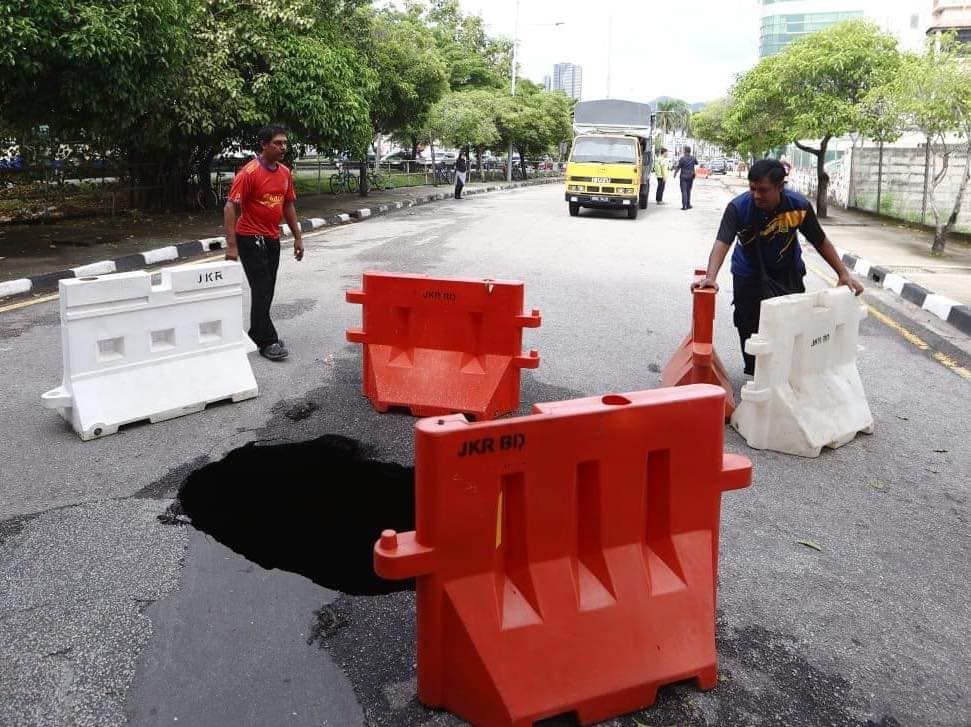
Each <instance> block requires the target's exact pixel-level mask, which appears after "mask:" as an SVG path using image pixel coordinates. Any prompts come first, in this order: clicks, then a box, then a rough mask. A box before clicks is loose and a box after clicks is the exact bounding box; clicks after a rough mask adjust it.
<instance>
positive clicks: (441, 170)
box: [435, 164, 455, 184]
mask: <svg viewBox="0 0 971 727" xmlns="http://www.w3.org/2000/svg"><path fill="white" fill-rule="evenodd" d="M454 181H455V177H454V170H451V169H448V168H447V167H446V166H445V165H444V164H443V165H441V166H438V165H435V184H452V183H453V182H454Z"/></svg>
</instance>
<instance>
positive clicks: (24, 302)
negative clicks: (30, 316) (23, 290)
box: [0, 293, 58, 313]
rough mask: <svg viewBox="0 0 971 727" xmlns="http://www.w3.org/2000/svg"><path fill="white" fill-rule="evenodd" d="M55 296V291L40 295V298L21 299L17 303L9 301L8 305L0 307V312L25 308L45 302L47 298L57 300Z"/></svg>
mask: <svg viewBox="0 0 971 727" xmlns="http://www.w3.org/2000/svg"><path fill="white" fill-rule="evenodd" d="M57 298H58V295H57V293H52V294H51V295H42V296H41V297H40V298H32V299H30V300H22V301H20V302H19V303H11V304H10V305H5V306H3V307H2V308H0V313H6V312H7V311H11V310H17V309H19V308H27V307H29V306H32V305H37V304H38V303H46V302H47V301H49V300H57Z"/></svg>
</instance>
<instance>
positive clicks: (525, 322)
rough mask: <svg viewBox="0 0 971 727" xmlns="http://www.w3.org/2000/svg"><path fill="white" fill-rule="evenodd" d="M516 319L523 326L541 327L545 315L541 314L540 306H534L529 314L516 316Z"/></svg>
mask: <svg viewBox="0 0 971 727" xmlns="http://www.w3.org/2000/svg"><path fill="white" fill-rule="evenodd" d="M515 321H516V323H517V324H518V325H520V326H522V327H523V328H539V327H540V325H541V324H542V323H543V316H541V315H540V312H539V309H538V308H533V312H532V313H530V314H529V315H521V316H516V318H515Z"/></svg>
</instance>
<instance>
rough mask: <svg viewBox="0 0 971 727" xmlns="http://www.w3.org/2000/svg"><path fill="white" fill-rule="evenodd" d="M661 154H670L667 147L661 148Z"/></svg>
mask: <svg viewBox="0 0 971 727" xmlns="http://www.w3.org/2000/svg"><path fill="white" fill-rule="evenodd" d="M661 153H662V154H667V153H668V150H667V147H663V146H662V147H661Z"/></svg>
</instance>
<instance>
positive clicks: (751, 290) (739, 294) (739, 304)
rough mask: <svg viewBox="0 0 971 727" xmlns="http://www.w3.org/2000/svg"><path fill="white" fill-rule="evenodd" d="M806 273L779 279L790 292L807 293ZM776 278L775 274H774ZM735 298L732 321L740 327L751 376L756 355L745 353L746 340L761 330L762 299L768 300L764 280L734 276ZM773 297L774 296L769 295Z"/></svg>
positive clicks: (740, 339) (745, 358)
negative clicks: (804, 280) (764, 289)
mask: <svg viewBox="0 0 971 727" xmlns="http://www.w3.org/2000/svg"><path fill="white" fill-rule="evenodd" d="M803 275H804V273H801V274H798V275H794V276H789V277H788V279H787V280H784V281H783V280H779V281H778V282H779V283H781V284H783V285H784V286H785V287H786V289H787V290H789V292H790V293H805V292H806V286H805V285H804V284H803V280H802V278H803ZM773 279H775V276H773ZM732 280H733V287H734V290H735V298H734V300H732V305H734V306H735V312H734V313H733V315H732V321H733V322H734V323H735V327H736V328H737V329H738V340H739V343H741V344H742V358H743V359H744V360H745V373H747V374H749V375H750V376H752V375H754V374H755V356H750V355H749V354H747V353H745V342H746V341H747V340H748V339H749V337H751V335H752V334H753V333H758V331H759V314H760V313H761V311H762V301H763V300H766V299H767V298H766V296H765V293H764V292H763V286H762V280H761V278H759V277H758V276H755V277H751V278H743V277H742V276H740V275H735V276H732ZM769 297H772V296H769Z"/></svg>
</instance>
